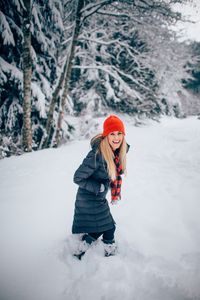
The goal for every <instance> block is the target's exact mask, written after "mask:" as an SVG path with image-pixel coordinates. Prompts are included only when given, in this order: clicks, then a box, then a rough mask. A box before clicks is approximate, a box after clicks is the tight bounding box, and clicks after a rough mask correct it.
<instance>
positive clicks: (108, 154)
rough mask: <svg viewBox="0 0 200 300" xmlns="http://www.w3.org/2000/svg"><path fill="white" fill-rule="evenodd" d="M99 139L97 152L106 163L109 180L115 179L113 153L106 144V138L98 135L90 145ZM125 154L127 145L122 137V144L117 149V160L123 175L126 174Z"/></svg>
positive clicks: (107, 143)
mask: <svg viewBox="0 0 200 300" xmlns="http://www.w3.org/2000/svg"><path fill="white" fill-rule="evenodd" d="M98 139H100V145H99V148H98V149H97V151H99V152H100V153H101V154H102V156H103V158H104V159H105V161H106V163H107V171H108V175H109V177H110V179H111V180H115V179H116V166H115V163H114V157H115V155H114V153H113V151H112V148H111V146H110V144H109V142H108V137H107V136H106V137H103V136H102V134H98V135H96V136H95V137H93V139H92V141H91V142H92V143H95V141H96V140H98ZM126 152H127V143H126V140H125V137H123V141H122V144H121V146H120V149H119V160H120V163H121V165H122V170H123V173H125V174H126Z"/></svg>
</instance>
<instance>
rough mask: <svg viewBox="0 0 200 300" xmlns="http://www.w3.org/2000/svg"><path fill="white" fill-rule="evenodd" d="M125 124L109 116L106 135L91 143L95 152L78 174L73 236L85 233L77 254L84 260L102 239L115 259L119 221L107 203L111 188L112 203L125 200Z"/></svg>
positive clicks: (89, 155) (75, 180) (75, 179)
mask: <svg viewBox="0 0 200 300" xmlns="http://www.w3.org/2000/svg"><path fill="white" fill-rule="evenodd" d="M124 136H125V128H124V124H123V122H122V121H121V120H120V119H119V118H118V117H117V116H115V115H111V116H109V117H108V118H107V119H106V120H105V121H104V124H103V133H102V134H99V135H97V136H95V137H94V138H93V139H92V140H91V147H92V150H91V151H90V152H89V153H88V155H87V156H86V158H85V159H84V160H83V162H82V164H81V165H80V167H79V168H78V169H77V170H76V172H75V174H74V182H75V183H76V184H78V185H79V188H78V192H77V196H76V202H75V211H74V220H73V225H72V233H84V234H83V236H82V239H81V243H80V245H79V248H78V249H77V252H76V253H75V254H74V255H75V256H76V257H77V258H79V259H81V258H82V256H83V255H84V254H85V252H86V251H87V249H88V248H89V246H90V245H91V244H92V242H94V241H96V240H97V239H98V238H99V237H100V236H101V235H102V236H103V243H104V249H105V256H110V255H114V254H115V252H116V244H115V240H114V232H115V221H114V219H113V217H112V215H111V213H110V209H109V205H108V202H107V200H106V194H107V192H108V188H109V187H111V203H112V204H115V203H116V202H117V201H118V200H120V198H121V184H122V178H121V174H123V173H126V152H127V150H128V148H129V146H128V145H127V143H126V141H125V137H124Z"/></svg>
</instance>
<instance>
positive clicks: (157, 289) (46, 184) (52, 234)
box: [0, 118, 200, 300]
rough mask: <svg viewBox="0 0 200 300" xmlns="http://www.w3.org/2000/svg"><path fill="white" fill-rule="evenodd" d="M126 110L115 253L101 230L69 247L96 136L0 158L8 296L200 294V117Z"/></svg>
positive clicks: (133, 298)
mask: <svg viewBox="0 0 200 300" xmlns="http://www.w3.org/2000/svg"><path fill="white" fill-rule="evenodd" d="M124 120H125V123H126V127H127V136H126V137H127V141H128V143H129V144H130V145H131V148H130V151H129V153H128V175H127V176H126V177H124V179H123V180H124V182H123V190H122V193H123V197H122V198H123V199H122V201H121V202H120V204H119V205H117V206H111V210H112V214H113V216H114V218H115V220H116V222H117V231H116V240H117V243H118V247H119V253H118V255H116V256H114V257H109V258H105V257H103V248H102V243H101V240H99V241H98V243H97V244H96V245H94V246H93V247H92V248H91V249H90V250H88V252H87V253H86V255H85V256H84V258H83V260H82V261H78V260H76V259H75V258H74V257H72V251H73V248H74V247H75V246H76V244H77V238H76V237H73V236H72V235H71V224H72V218H73V209H74V201H75V196H76V190H77V186H76V185H75V184H73V182H72V178H73V174H74V171H75V170H76V168H77V167H78V166H79V164H80V163H81V161H82V159H83V158H84V156H85V155H86V154H87V152H88V150H89V140H85V141H84V140H79V141H76V142H71V143H70V144H68V145H66V146H62V147H61V148H59V149H49V150H42V151H38V152H35V153H31V154H25V155H23V156H20V157H11V158H6V159H4V160H1V161H0V299H1V300H64V299H65V300H66V299H68V300H94V299H95V300H113V299H115V300H121V299H124V300H161V299H162V300H186V299H187V300H189V299H190V300H191V299H193V300H194V299H196V300H197V299H200V285H199V283H200V203H199V200H200V120H197V119H196V118H188V119H183V120H177V119H171V118H164V119H162V121H161V123H157V122H154V123H152V122H149V124H148V125H144V126H141V127H134V126H133V125H131V120H130V119H124ZM108 200H109V197H108Z"/></svg>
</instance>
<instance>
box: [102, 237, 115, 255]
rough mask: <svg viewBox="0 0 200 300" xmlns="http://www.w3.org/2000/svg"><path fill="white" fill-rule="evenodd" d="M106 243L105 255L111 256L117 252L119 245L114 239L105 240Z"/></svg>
mask: <svg viewBox="0 0 200 300" xmlns="http://www.w3.org/2000/svg"><path fill="white" fill-rule="evenodd" d="M103 243H104V256H105V257H109V256H113V255H115V254H116V253H117V245H116V243H115V241H114V240H111V241H108V240H103Z"/></svg>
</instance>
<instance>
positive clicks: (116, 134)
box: [108, 131, 124, 151]
mask: <svg viewBox="0 0 200 300" xmlns="http://www.w3.org/2000/svg"><path fill="white" fill-rule="evenodd" d="M123 137H124V135H123V133H122V132H120V131H113V132H111V133H109V134H108V142H109V144H110V146H111V148H112V149H113V150H114V151H115V150H116V149H118V148H119V147H120V146H121V144H122V141H123Z"/></svg>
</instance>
